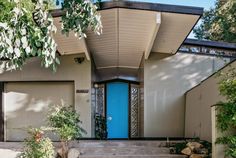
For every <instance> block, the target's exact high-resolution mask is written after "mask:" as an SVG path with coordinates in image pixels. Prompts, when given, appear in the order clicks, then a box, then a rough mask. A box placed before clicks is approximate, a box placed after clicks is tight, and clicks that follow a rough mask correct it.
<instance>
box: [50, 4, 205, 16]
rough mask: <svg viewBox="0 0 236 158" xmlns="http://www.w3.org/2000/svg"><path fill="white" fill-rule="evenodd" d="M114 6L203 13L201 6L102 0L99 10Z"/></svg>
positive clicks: (57, 13)
mask: <svg viewBox="0 0 236 158" xmlns="http://www.w3.org/2000/svg"><path fill="white" fill-rule="evenodd" d="M113 8H126V9H137V10H149V11H159V12H170V13H179V14H191V15H199V16H201V15H202V14H203V8H201V7H191V6H181V5H170V4H160V3H147V2H136V1H116V2H113V1H108V2H101V3H100V8H99V9H98V10H106V9H113ZM51 13H52V16H53V17H60V16H62V15H63V14H64V13H65V12H64V11H63V10H62V9H54V10H51Z"/></svg>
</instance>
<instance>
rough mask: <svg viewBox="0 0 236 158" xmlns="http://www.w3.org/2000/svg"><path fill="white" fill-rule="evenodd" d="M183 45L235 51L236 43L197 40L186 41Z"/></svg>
mask: <svg viewBox="0 0 236 158" xmlns="http://www.w3.org/2000/svg"><path fill="white" fill-rule="evenodd" d="M183 45H197V46H206V47H213V48H219V49H230V50H236V43H228V42H220V41H208V40H198V39H190V38H188V39H186V40H185V41H184V43H183Z"/></svg>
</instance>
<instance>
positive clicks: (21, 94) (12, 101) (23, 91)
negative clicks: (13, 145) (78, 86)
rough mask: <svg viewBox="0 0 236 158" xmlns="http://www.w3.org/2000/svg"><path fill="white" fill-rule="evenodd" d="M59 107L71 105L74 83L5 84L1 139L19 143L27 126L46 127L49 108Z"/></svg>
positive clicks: (72, 102) (25, 134)
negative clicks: (3, 122)
mask: <svg viewBox="0 0 236 158" xmlns="http://www.w3.org/2000/svg"><path fill="white" fill-rule="evenodd" d="M45 92H46V93H45ZM49 94H51V95H49ZM61 104H64V105H66V106H68V105H74V82H8V83H5V84H4V95H3V105H4V114H5V120H6V121H5V124H4V125H5V140H7V141H9V140H10V141H21V140H22V138H25V137H27V128H28V127H29V125H30V126H31V127H35V128H36V127H37V128H39V127H41V126H46V125H47V114H49V108H50V106H52V105H61ZM50 136H51V138H55V136H53V135H50Z"/></svg>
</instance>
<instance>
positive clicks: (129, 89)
mask: <svg viewBox="0 0 236 158" xmlns="http://www.w3.org/2000/svg"><path fill="white" fill-rule="evenodd" d="M130 92H131V83H128V126H129V127H128V129H129V130H128V133H129V135H128V137H129V139H130V138H131V95H130Z"/></svg>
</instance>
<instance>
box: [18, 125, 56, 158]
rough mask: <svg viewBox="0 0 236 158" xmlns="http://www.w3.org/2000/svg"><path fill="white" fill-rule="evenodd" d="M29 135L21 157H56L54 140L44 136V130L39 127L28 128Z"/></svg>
mask: <svg viewBox="0 0 236 158" xmlns="http://www.w3.org/2000/svg"><path fill="white" fill-rule="evenodd" d="M28 133H29V137H28V138H27V139H25V141H24V144H25V146H24V150H23V152H22V153H21V154H20V155H19V158H54V147H53V144H52V141H51V140H50V139H49V138H47V137H44V132H43V130H41V129H38V128H30V129H29V130H28Z"/></svg>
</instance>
